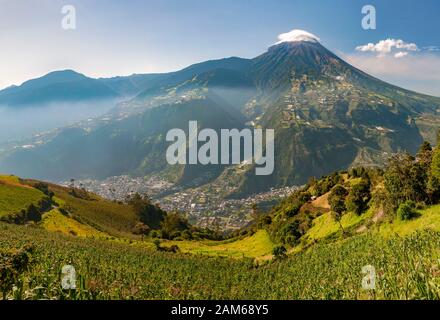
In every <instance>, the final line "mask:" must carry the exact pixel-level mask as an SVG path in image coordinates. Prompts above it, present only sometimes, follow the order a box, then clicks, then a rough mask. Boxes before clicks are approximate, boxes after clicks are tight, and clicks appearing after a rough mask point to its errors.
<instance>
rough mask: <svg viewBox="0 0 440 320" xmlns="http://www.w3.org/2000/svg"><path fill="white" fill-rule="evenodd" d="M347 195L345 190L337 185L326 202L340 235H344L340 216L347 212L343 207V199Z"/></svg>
mask: <svg viewBox="0 0 440 320" xmlns="http://www.w3.org/2000/svg"><path fill="white" fill-rule="evenodd" d="M347 195H348V191H347V189H345V188H344V187H343V186H342V185H340V184H338V185H336V186H334V187H333V189H332V190H331V192H330V195H329V197H328V202H329V204H330V208H331V210H332V214H333V219H335V221H337V222H338V223H339V226H340V227H341V230H342V233H344V228H343V227H342V223H341V218H342V215H343V214H344V213H345V212H346V211H347V207H346V206H345V198H346V197H347Z"/></svg>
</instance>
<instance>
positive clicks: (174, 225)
mask: <svg viewBox="0 0 440 320" xmlns="http://www.w3.org/2000/svg"><path fill="white" fill-rule="evenodd" d="M161 226H162V237H163V238H165V239H172V238H174V236H175V235H176V234H177V233H178V232H179V233H180V232H182V231H185V230H188V229H189V228H190V225H189V223H188V220H187V219H186V218H184V217H182V216H181V215H180V214H179V213H177V212H173V213H169V214H167V215H166V216H165V218H164V220H163V221H162V224H161Z"/></svg>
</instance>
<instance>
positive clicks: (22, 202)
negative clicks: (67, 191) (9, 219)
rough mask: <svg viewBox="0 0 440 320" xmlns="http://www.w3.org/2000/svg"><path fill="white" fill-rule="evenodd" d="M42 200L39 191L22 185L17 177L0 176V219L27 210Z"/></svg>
mask: <svg viewBox="0 0 440 320" xmlns="http://www.w3.org/2000/svg"><path fill="white" fill-rule="evenodd" d="M42 198H44V194H43V193H42V192H41V191H39V190H37V189H34V188H30V187H28V186H25V185H22V184H21V183H20V181H19V179H18V178H17V177H14V176H1V175H0V217H1V216H2V215H6V214H10V213H14V212H19V211H21V210H22V209H27V207H29V205H30V204H36V203H37V202H38V201H39V200H41V199H42Z"/></svg>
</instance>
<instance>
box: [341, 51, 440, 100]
mask: <svg viewBox="0 0 440 320" xmlns="http://www.w3.org/2000/svg"><path fill="white" fill-rule="evenodd" d="M402 52H403V51H402ZM405 53H406V54H405ZM396 55H397V58H399V59H396ZM341 57H342V58H343V59H344V60H346V61H347V62H348V63H350V64H352V65H353V66H355V67H357V68H358V69H360V70H362V71H365V72H366V73H368V74H371V75H372V76H375V77H377V78H379V79H382V80H385V81H387V82H390V83H392V84H395V85H398V86H401V87H404V88H407V89H411V90H415V91H418V92H423V93H427V94H432V95H436V96H440V55H439V54H435V53H434V52H428V51H421V52H418V53H417V54H416V55H410V54H408V52H403V54H399V52H397V53H396V54H395V55H382V56H376V55H364V54H359V53H355V54H351V55H344V54H341Z"/></svg>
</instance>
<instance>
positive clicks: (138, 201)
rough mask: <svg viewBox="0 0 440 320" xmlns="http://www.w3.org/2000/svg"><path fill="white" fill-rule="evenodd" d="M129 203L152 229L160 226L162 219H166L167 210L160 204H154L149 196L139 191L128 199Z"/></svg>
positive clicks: (141, 219) (142, 220) (140, 218)
mask: <svg viewBox="0 0 440 320" xmlns="http://www.w3.org/2000/svg"><path fill="white" fill-rule="evenodd" d="M127 203H128V204H129V205H131V206H132V207H133V209H134V211H135V213H136V215H137V216H138V217H139V220H140V221H141V222H142V223H144V224H146V225H148V226H149V227H150V228H152V229H159V228H160V225H161V223H162V221H163V220H164V219H165V216H166V212H165V211H163V210H162V209H161V208H160V207H159V206H157V205H154V204H152V203H151V200H150V199H149V198H148V196H146V195H144V196H141V195H140V194H139V193H135V194H134V195H132V196H131V197H129V198H128V199H127Z"/></svg>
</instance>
